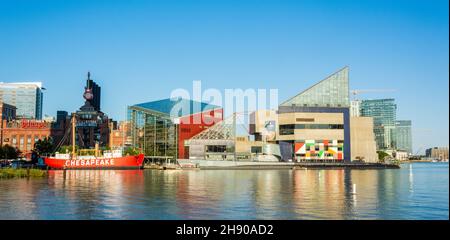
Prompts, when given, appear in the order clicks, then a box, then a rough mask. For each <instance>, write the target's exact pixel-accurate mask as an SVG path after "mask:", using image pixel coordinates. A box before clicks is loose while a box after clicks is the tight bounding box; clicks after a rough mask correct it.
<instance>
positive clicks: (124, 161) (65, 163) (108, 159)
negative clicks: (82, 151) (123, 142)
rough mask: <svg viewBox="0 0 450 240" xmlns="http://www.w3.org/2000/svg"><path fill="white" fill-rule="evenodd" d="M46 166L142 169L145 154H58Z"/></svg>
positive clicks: (46, 162)
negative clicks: (73, 156) (73, 155)
mask: <svg viewBox="0 0 450 240" xmlns="http://www.w3.org/2000/svg"><path fill="white" fill-rule="evenodd" d="M44 161H45V164H46V165H47V166H49V167H50V168H52V169H140V168H142V167H143V163H144V154H138V155H135V156H122V152H121V151H120V150H119V151H111V152H105V153H104V154H103V156H101V157H96V156H77V157H75V158H72V157H71V155H70V154H56V156H55V157H47V158H45V160H44Z"/></svg>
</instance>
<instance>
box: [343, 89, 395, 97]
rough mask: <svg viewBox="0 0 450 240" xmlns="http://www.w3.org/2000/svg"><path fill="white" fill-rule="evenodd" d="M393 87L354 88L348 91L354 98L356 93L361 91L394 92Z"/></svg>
mask: <svg viewBox="0 0 450 240" xmlns="http://www.w3.org/2000/svg"><path fill="white" fill-rule="evenodd" d="M395 91H396V90H395V89H356V90H350V93H351V94H352V95H353V98H355V99H356V95H358V94H361V93H368V92H395Z"/></svg>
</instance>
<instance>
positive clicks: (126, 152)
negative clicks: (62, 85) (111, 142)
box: [123, 147, 140, 156]
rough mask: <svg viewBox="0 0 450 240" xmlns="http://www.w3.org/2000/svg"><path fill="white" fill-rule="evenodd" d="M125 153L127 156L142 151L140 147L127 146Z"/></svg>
mask: <svg viewBox="0 0 450 240" xmlns="http://www.w3.org/2000/svg"><path fill="white" fill-rule="evenodd" d="M123 153H124V154H125V156H127V155H130V156H133V155H138V154H139V153H140V152H139V149H137V148H134V147H127V148H125V150H124V151H123Z"/></svg>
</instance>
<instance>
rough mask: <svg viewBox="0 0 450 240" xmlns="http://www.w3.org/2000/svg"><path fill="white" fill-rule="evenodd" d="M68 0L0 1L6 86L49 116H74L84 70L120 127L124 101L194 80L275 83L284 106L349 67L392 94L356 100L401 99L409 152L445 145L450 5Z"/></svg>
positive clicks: (210, 84) (355, 84)
mask: <svg viewBox="0 0 450 240" xmlns="http://www.w3.org/2000/svg"><path fill="white" fill-rule="evenodd" d="M72 3H73V2H70V1H68V2H65V3H57V2H52V1H46V2H44V3H43V4H42V3H39V4H40V8H39V9H40V11H42V12H44V13H45V14H43V15H45V16H43V15H40V14H39V13H38V11H36V10H35V9H34V8H33V7H35V6H34V4H36V3H29V4H26V6H23V7H19V6H18V4H17V3H14V2H2V3H0V4H1V5H2V7H1V8H0V13H1V14H0V25H1V26H3V32H4V36H5V37H4V38H3V39H1V40H0V44H2V46H3V47H2V48H3V50H4V51H3V52H4V53H5V54H3V55H2V56H0V63H1V64H2V66H4V67H3V68H1V69H0V82H24V81H33V82H35V81H42V82H43V83H44V87H45V88H47V89H48V90H47V91H46V92H45V94H44V109H43V113H44V114H46V115H52V116H54V115H56V111H57V110H66V111H69V112H71V111H75V110H76V109H78V107H79V106H80V105H81V104H82V103H83V101H82V98H81V95H82V93H83V84H84V82H85V80H86V72H87V71H91V73H92V79H93V80H94V81H96V82H97V83H98V84H99V85H100V86H101V87H102V92H103V93H102V95H103V96H102V104H103V106H102V109H103V111H104V112H105V113H107V114H108V115H109V116H110V117H112V118H114V119H117V120H122V119H126V107H127V106H128V105H132V104H133V103H136V102H147V101H153V100H157V99H161V98H167V97H168V96H169V95H170V92H171V91H172V90H173V89H175V88H178V87H182V88H185V89H191V85H192V81H194V80H202V82H203V83H204V88H217V89H225V88H242V89H247V88H267V89H270V88H278V89H279V96H280V97H279V102H280V103H281V102H283V101H285V100H287V96H291V95H294V94H295V93H296V92H298V91H299V90H302V89H305V87H308V86H310V85H311V83H314V82H316V81H317V80H319V79H323V77H324V76H327V75H328V74H329V73H331V72H333V71H335V70H337V69H340V68H342V67H343V66H350V69H351V73H350V89H379V88H392V89H396V91H395V92H392V93H367V94H365V95H360V96H358V97H359V98H361V99H381V98H395V100H396V103H397V106H398V112H397V116H398V119H411V120H412V124H413V126H412V131H413V132H412V135H413V144H414V146H413V153H415V152H416V151H418V150H420V152H424V151H425V149H426V148H429V147H434V146H448V90H447V89H448V44H447V43H448V21H442V20H443V19H445V18H447V20H448V2H446V1H441V2H440V1H435V2H433V3H431V4H430V3H425V2H424V1H423V2H422V1H407V2H404V1H398V2H396V3H388V2H379V1H376V2H375V1H373V2H372V1H368V2H364V3H358V4H357V3H354V2H343V3H340V4H341V5H339V6H338V5H337V4H333V3H331V4H330V2H328V3H327V5H326V6H325V5H324V4H323V3H322V4H321V3H315V2H310V1H302V2H299V3H290V4H284V5H281V4H277V3H276V2H265V3H264V4H263V5H260V6H258V8H257V11H247V10H251V9H253V7H254V6H253V5H252V4H249V3H248V2H247V3H239V4H238V3H235V4H236V5H231V4H227V3H223V2H218V3H214V4H213V3H208V4H207V3H206V2H202V4H197V3H189V4H188V3H184V4H182V3H179V2H177V5H171V4H169V3H160V4H154V5H152V6H150V5H148V4H146V3H144V2H140V1H135V2H133V3H132V4H128V5H125V4H121V3H115V4H108V5H103V4H102V3H101V2H95V1H89V2H78V1H77V4H76V6H72ZM178 4H180V5H178ZM374 9H375V11H373V10H374ZM369 10H371V11H370V13H369ZM117 14H120V16H121V17H120V18H119V17H117V16H116V15H117ZM230 16H233V17H232V18H230ZM334 19H336V20H334ZM355 19H358V21H355ZM332 20H333V21H332ZM261 26H264V27H261ZM280 26H281V27H280ZM394 33H395V36H396V37H395V38H393V35H394ZM237 36H239V37H237ZM330 36H332V37H330ZM417 36H420V37H418V38H417ZM30 39H32V41H33V44H29V40H30ZM6 46H8V47H6ZM29 56H33V57H29ZM235 56H240V57H239V58H236V57H235ZM161 83H165V84H161ZM424 89H425V90H426V91H424ZM61 99H64V101H61ZM418 109H419V110H420V112H418Z"/></svg>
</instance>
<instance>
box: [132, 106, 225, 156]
mask: <svg viewBox="0 0 450 240" xmlns="http://www.w3.org/2000/svg"><path fill="white" fill-rule="evenodd" d="M217 109H220V108H219V107H218V106H214V105H210V104H206V103H200V102H196V101H192V100H186V99H179V100H171V99H163V100H159V101H153V102H146V103H141V104H136V105H132V106H129V107H128V120H129V121H130V125H131V138H132V144H133V146H135V147H137V148H140V149H141V150H142V151H143V152H144V154H145V155H146V156H151V157H156V158H157V157H164V158H166V157H170V158H175V157H180V158H182V157H184V155H185V154H186V153H185V152H184V149H185V148H184V140H187V139H189V138H190V137H192V136H193V135H195V134H197V133H198V132H200V131H203V130H204V129H206V128H207V127H208V126H207V124H203V123H195V122H194V121H191V122H188V123H184V121H185V120H187V119H189V120H192V119H191V117H192V116H194V115H197V114H206V113H208V114H209V113H210V112H212V113H213V114H215V111H216V110H217ZM219 118H220V119H222V116H221V114H220V116H219ZM212 124H213V123H212ZM209 125H211V124H209Z"/></svg>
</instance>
